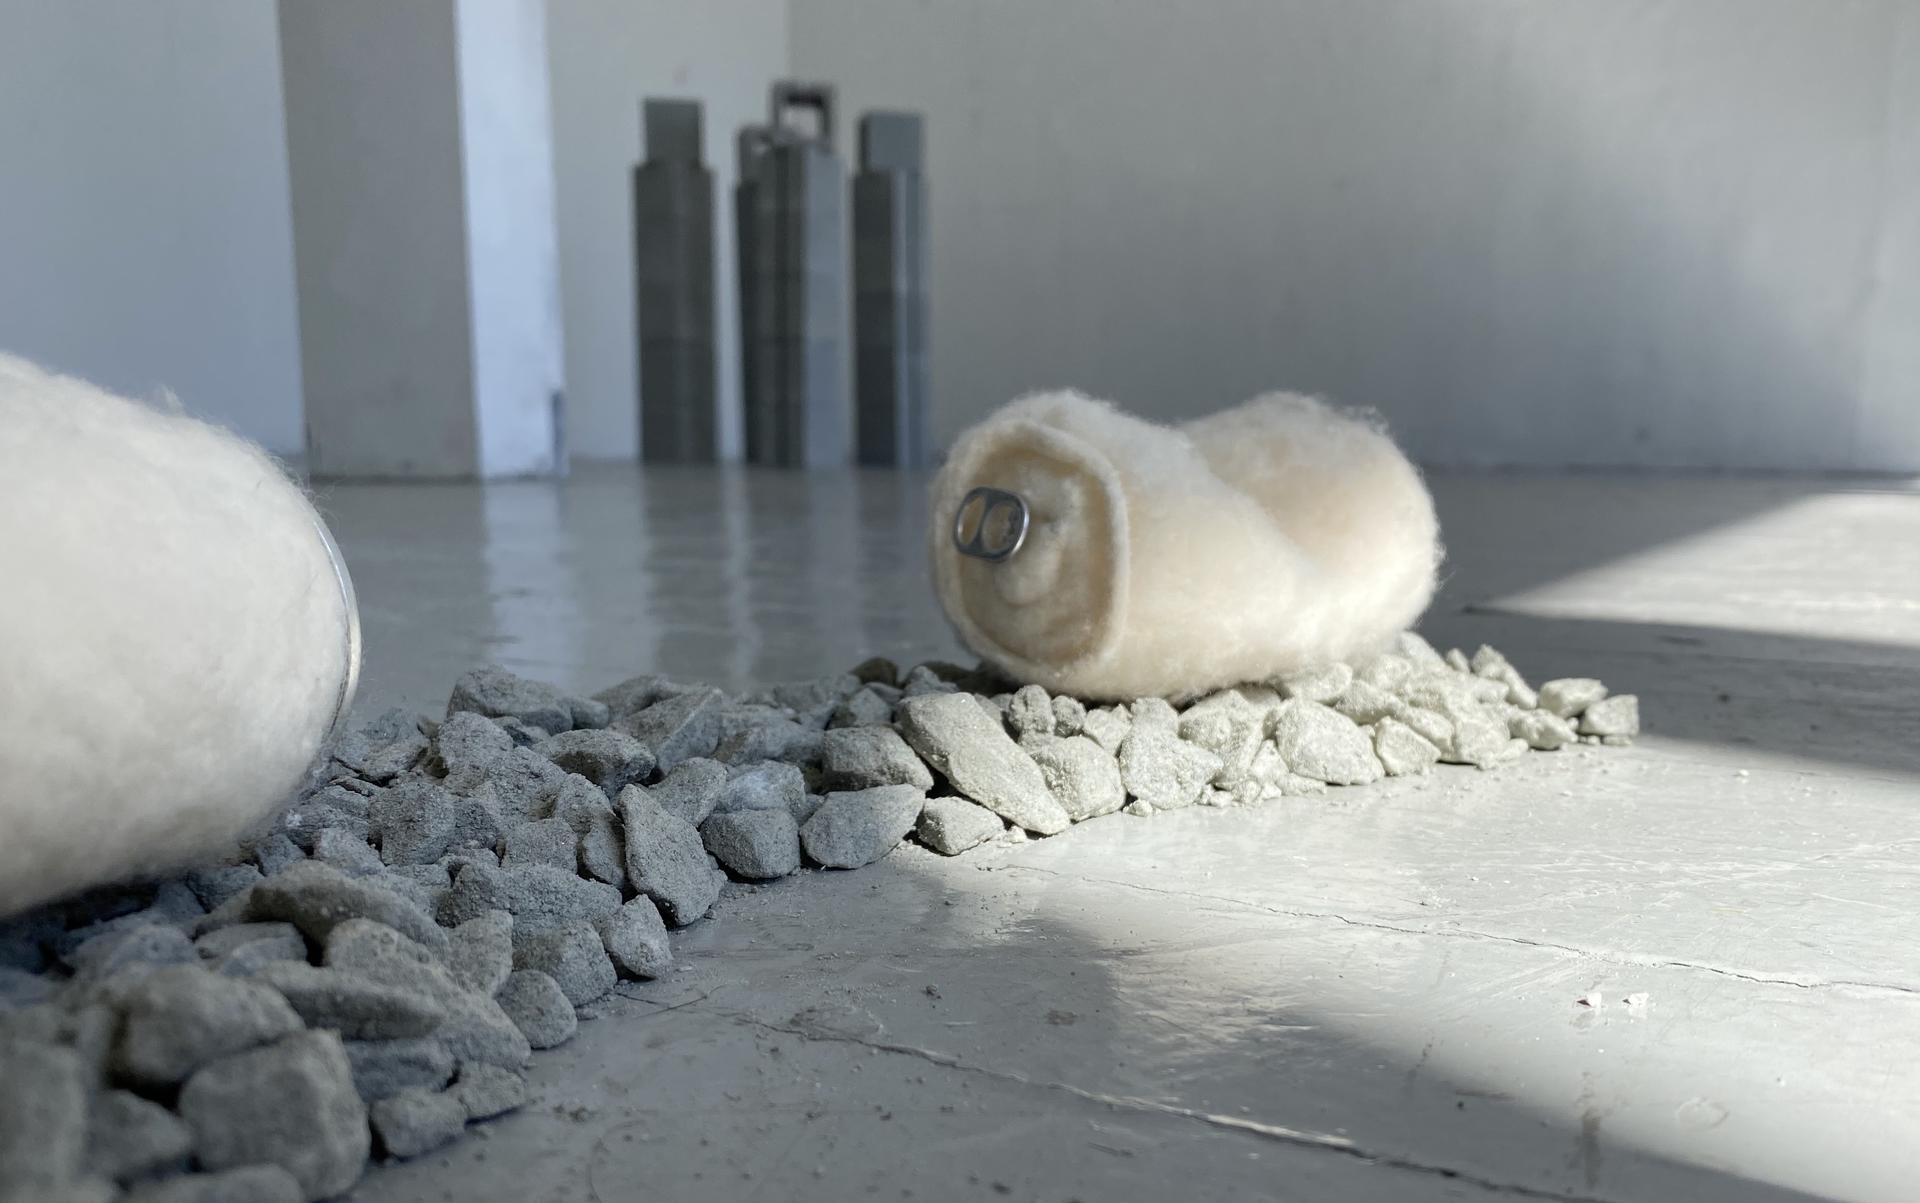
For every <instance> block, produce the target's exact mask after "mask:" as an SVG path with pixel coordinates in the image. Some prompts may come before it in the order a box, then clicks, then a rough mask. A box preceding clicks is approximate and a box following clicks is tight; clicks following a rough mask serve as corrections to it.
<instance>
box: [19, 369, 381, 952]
mask: <svg viewBox="0 0 1920 1203" xmlns="http://www.w3.org/2000/svg"><path fill="white" fill-rule="evenodd" d="M0 565H3V566H4V568H3V569H0V571H3V572H4V581H5V584H4V587H0V915H5V914H9V913H12V912H15V911H18V910H21V909H23V908H25V907H27V906H29V905H31V904H33V903H36V902H40V901H43V900H47V899H51V898H54V897H57V896H60V895H63V894H67V893H70V892H73V891H76V890H79V889H82V888H85V887H87V886H91V885H96V884H102V883H106V882H111V881H118V880H126V879H134V878H139V877H145V876H148V875H152V874H157V873H160V872H163V871H166V870H171V869H178V868H183V867H186V866H188V865H191V864H196V863H202V862H204V861H207V860H212V859H216V858H218V857H219V856H221V855H222V854H223V853H227V852H230V851H231V850H232V849H233V848H234V847H235V845H236V843H237V841H238V840H239V839H240V838H241V836H242V835H243V834H245V833H246V832H248V830H249V829H250V828H253V827H254V826H255V825H256V824H258V823H260V821H261V820H263V819H264V818H265V817H266V816H267V815H268V814H269V813H271V812H272V811H274V810H275V809H276V808H277V807H278V806H280V805H281V804H283V803H284V802H285V801H286V799H287V797H288V795H289V793H290V792H291V791H293V790H294V789H295V788H296V787H297V786H298V785H299V784H300V782H301V781H302V779H303V777H304V775H305V773H306V771H307V769H308V768H309V766H310V764H311V763H312V762H313V760H314V758H315V756H316V753H317V752H318V751H319V749H320V747H321V745H322V742H323V740H324V739H325V738H326V737H327V735H328V734H329V731H330V728H332V727H333V726H334V725H335V724H336V723H337V721H338V720H339V719H340V718H341V717H342V716H343V715H344V714H345V712H346V709H347V707H348V705H349V703H350V701H351V699H352V695H353V691H354V685H355V682H356V679H357V676H358V672H359V664H360V634H359V631H360V628H359V619H358V615H357V613H356V611H355V608H354V604H353V592H352V585H351V583H350V581H349V578H348V576H347V572H346V568H345V565H344V563H343V562H342V561H341V560H340V558H339V554H338V551H337V549H336V548H335V547H334V545H333V540H332V538H331V536H329V534H328V533H327V529H326V526H325V524H324V523H323V522H322V521H321V520H320V516H319V514H318V513H316V512H315V510H314V508H313V506H312V505H311V504H310V503H309V502H308V500H307V498H306V496H305V494H304V493H302V492H301V490H300V489H299V488H298V487H297V486H296V485H295V484H294V483H293V482H292V481H291V480H289V479H288V477H287V475H286V473H285V472H283V471H282V470H281V468H280V466H279V465H278V464H277V463H276V462H275V461H274V460H273V459H272V458H270V457H269V456H268V455H266V454H265V453H264V452H262V451H261V450H260V449H258V448H257V447H254V446H252V445H251V444H248V443H246V442H244V441H242V440H240V439H238V438H235V437H234V436H232V435H230V434H227V433H225V432H224V431H222V430H219V429H218V428H216V427H213V426H210V425H208V424H206V423H204V422H200V421H197V420H195V419H193V418H191V417H188V416H186V415H184V414H181V413H177V412H167V411H166V410H163V409H161V408H159V407H152V406H147V405H143V404H140V403H137V402H134V401H130V400H127V399H125V398H122V397H117V396H114V395H112V394H110V393H107V392H104V391H102V390H101V389H99V388H96V387H94V386H93V385H91V384H88V383H86V382H84V381H81V380H76V379H73V378H71V377H66V376H58V375H54V374H51V373H49V372H46V371H44V370H42V369H40V368H38V367H36V366H35V365H33V364H31V363H28V362H27V361H25V360H23V359H19V358H16V357H13V356H9V355H0Z"/></svg>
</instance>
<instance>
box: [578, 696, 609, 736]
mask: <svg viewBox="0 0 1920 1203" xmlns="http://www.w3.org/2000/svg"><path fill="white" fill-rule="evenodd" d="M567 709H568V710H569V711H570V712H571V713H572V714H573V729H574V730H575V731H598V730H600V729H601V728H602V727H605V726H606V725H607V724H608V723H611V722H612V721H613V707H611V706H609V705H607V704H606V703H605V702H602V701H600V700H599V699H597V698H583V697H579V696H577V695H574V694H569V695H567Z"/></svg>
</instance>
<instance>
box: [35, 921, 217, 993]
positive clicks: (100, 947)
mask: <svg viewBox="0 0 1920 1203" xmlns="http://www.w3.org/2000/svg"><path fill="white" fill-rule="evenodd" d="M199 959H200V957H199V954H198V953H196V952H195V951H194V949H193V941H192V940H190V939H188V938H187V934H186V933H185V932H183V931H181V930H180V929H179V928H177V927H161V926H158V925H155V924H142V925H140V926H137V927H123V928H119V929H116V930H114V931H109V932H106V933H104V934H101V935H98V936H95V937H93V938H92V939H90V940H88V941H87V942H86V943H84V944H81V945H80V946H79V947H77V948H75V949H74V950H73V951H72V952H70V953H68V954H67V958H66V960H67V964H68V965H70V966H71V967H72V968H73V971H74V973H75V975H76V976H78V977H80V978H84V979H88V980H99V979H102V978H108V977H112V976H114V975H116V974H119V973H125V972H127V971H129V970H144V969H155V968H158V967H160V966H162V965H192V964H195V963H197V962H198V961H199Z"/></svg>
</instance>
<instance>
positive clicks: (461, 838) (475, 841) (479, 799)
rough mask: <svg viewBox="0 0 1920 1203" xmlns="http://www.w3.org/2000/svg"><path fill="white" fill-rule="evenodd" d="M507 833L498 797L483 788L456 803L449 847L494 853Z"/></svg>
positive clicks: (450, 849) (449, 848)
mask: <svg viewBox="0 0 1920 1203" xmlns="http://www.w3.org/2000/svg"><path fill="white" fill-rule="evenodd" d="M487 784H491V783H487ZM516 818H517V816H516ZM505 830H506V823H505V821H504V820H503V819H502V817H501V808H500V802H499V799H498V797H497V796H496V795H495V794H494V793H493V791H492V790H489V789H485V788H482V789H480V790H478V791H476V792H475V793H473V794H471V795H469V796H468V797H464V798H455V799H454V800H453V835H452V836H451V837H450V838H449V839H448V840H447V848H448V850H449V851H454V852H458V851H464V850H466V849H469V848H478V849H485V850H486V851H488V852H491V851H493V849H494V848H495V847H496V846H497V845H498V844H499V843H500V836H501V833H502V832H504V831H505ZM436 859H438V858H436Z"/></svg>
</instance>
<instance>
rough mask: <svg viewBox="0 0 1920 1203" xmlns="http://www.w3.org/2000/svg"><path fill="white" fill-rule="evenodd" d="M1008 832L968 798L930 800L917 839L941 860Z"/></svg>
mask: <svg viewBox="0 0 1920 1203" xmlns="http://www.w3.org/2000/svg"><path fill="white" fill-rule="evenodd" d="M1102 754H1103V755H1104V753H1102ZM1006 829H1007V825H1006V823H1005V822H1004V821H1003V820H1002V819H1001V818H1000V816H999V815H997V814H994V813H993V812H992V811H990V810H988V809H987V808H986V807H984V806H981V805H980V804H979V803H977V802H969V801H967V800H966V799H965V798H928V799H927V801H926V804H925V805H924V806H922V807H921V808H920V818H919V821H918V822H917V823H916V824H915V826H914V836H915V837H916V838H917V839H918V840H919V841H920V842H921V843H922V844H925V845H926V846H927V847H929V848H931V849H933V850H934V851H935V852H938V853H939V854H940V855H942V856H958V855H960V854H961V853H962V852H965V851H966V850H967V849H969V848H974V847H978V846H979V845H981V844H984V843H986V842H987V841H988V840H990V839H993V838H994V837H995V836H998V835H1000V834H1001V833H1002V832H1004V831H1006Z"/></svg>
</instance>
